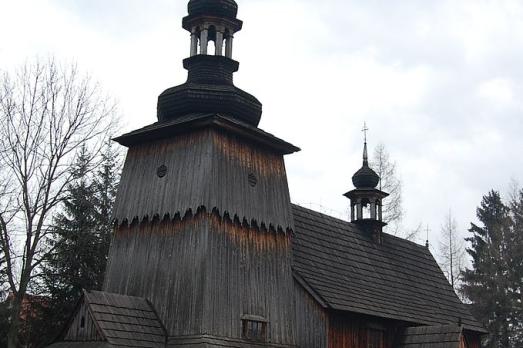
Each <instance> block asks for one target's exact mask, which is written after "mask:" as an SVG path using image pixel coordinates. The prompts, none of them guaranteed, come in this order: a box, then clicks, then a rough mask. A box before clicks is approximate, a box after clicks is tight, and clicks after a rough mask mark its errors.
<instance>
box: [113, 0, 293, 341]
mask: <svg viewBox="0 0 523 348" xmlns="http://www.w3.org/2000/svg"><path fill="white" fill-rule="evenodd" d="M188 10H189V15H188V16H187V17H185V18H184V20H183V27H184V28H185V29H187V30H188V31H189V32H190V33H191V49H190V53H191V56H190V57H189V58H187V59H186V60H184V67H185V68H186V69H187V70H188V72H189V73H188V79H187V82H186V83H184V84H182V85H180V86H177V87H173V88H170V89H167V90H166V91H165V92H163V93H162V94H161V95H160V97H159V98H158V122H157V123H155V124H152V125H150V126H147V127H145V128H142V129H139V130H136V131H134V132H131V133H129V134H125V135H123V136H121V137H119V138H117V139H116V140H117V141H118V142H119V143H120V144H122V145H124V146H126V147H128V148H129V150H128V154H127V159H126V162H125V166H124V170H123V174H122V178H121V183H120V187H119V192H118V197H117V202H116V206H115V220H116V221H117V227H116V230H115V234H114V238H113V242H112V245H111V251H110V259H109V265H108V269H107V274H106V279H105V286H104V291H107V292H111V293H119V294H124V295H130V296H138V297H144V298H146V299H147V300H148V301H149V302H150V303H151V304H152V305H153V307H154V308H155V310H156V311H157V314H158V317H159V318H160V320H161V321H162V323H163V325H164V326H165V328H166V331H167V333H168V336H169V342H168V345H171V344H172V345H173V346H186V345H190V346H191V347H229V346H230V347H233V346H234V347H237V346H243V345H249V344H253V342H256V346H258V345H259V346H271V347H272V346H275V345H277V346H278V347H280V345H281V346H283V347H287V346H292V345H294V343H295V337H294V336H295V333H294V328H293V325H291V324H290V323H292V322H293V321H294V297H293V279H292V271H291V245H290V236H291V233H292V231H293V229H294V227H293V218H292V213H291V206H290V198H289V190H288V185H287V177H286V172H285V164H284V159H283V156H284V155H286V154H290V153H293V152H296V151H299V149H298V148H297V147H295V146H293V145H291V144H289V143H287V142H285V141H283V140H281V139H278V138H276V137H274V136H272V135H270V134H268V133H266V132H264V131H262V130H260V129H259V128H257V126H258V123H259V120H260V117H261V113H262V106H261V104H260V102H259V101H258V100H257V99H256V98H255V97H253V96H252V95H250V94H248V93H246V92H244V91H242V90H240V89H239V88H237V87H235V86H234V84H233V73H234V72H235V71H237V70H238V66H239V64H238V62H236V61H234V60H233V59H232V39H233V35H234V34H235V33H236V32H237V31H239V30H240V29H241V27H242V22H241V21H239V20H238V19H237V18H236V14H237V10H238V7H237V5H236V3H235V2H234V1H233V0H213V1H212V0H191V1H190V2H189V5H188ZM211 41H213V42H214V43H215V47H216V49H215V55H208V54H207V53H208V49H207V46H208V44H209V42H211ZM242 344H243V345H242ZM249 346H250V345H249Z"/></svg>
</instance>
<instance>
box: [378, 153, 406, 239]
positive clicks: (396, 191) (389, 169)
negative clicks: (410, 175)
mask: <svg viewBox="0 0 523 348" xmlns="http://www.w3.org/2000/svg"><path fill="white" fill-rule="evenodd" d="M370 165H371V167H372V169H374V171H376V173H377V174H378V175H379V176H380V183H379V189H380V190H382V191H385V192H387V193H388V194H389V197H387V198H386V199H384V201H383V221H384V222H386V223H387V224H389V229H392V232H393V233H394V234H398V230H399V229H400V224H401V219H402V218H403V206H402V196H401V180H400V179H399V178H398V176H397V173H396V163H395V162H393V161H391V159H390V155H389V153H388V152H387V149H386V148H385V145H384V144H378V145H377V146H376V148H375V149H374V155H373V158H372V160H371V163H370ZM410 234H411V233H409V235H410Z"/></svg>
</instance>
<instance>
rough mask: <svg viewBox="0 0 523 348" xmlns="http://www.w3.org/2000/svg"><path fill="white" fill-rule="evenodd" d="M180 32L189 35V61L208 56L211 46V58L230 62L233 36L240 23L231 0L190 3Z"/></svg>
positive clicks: (194, 0) (193, 1)
mask: <svg viewBox="0 0 523 348" xmlns="http://www.w3.org/2000/svg"><path fill="white" fill-rule="evenodd" d="M188 10H189V15H188V16H187V17H185V18H184V19H183V28H184V29H185V30H187V31H189V32H190V33H191V50H190V52H191V57H193V56H196V55H198V54H201V55H208V52H209V44H210V43H211V42H214V46H215V50H214V55H216V56H225V57H227V58H230V59H232V44H233V39H234V34H235V33H236V32H238V31H239V30H241V28H242V25H243V22H242V21H240V20H239V19H237V18H236V15H237V14H238V5H237V4H236V3H235V2H234V1H233V0H219V1H209V0H191V1H189V5H188Z"/></svg>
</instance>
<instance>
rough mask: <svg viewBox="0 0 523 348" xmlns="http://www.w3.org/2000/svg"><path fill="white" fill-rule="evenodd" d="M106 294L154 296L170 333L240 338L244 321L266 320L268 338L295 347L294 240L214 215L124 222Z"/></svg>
mask: <svg viewBox="0 0 523 348" xmlns="http://www.w3.org/2000/svg"><path fill="white" fill-rule="evenodd" d="M105 291H108V292H116V293H122V294H127V295H131V296H141V297H145V298H147V299H148V300H150V301H151V303H152V304H153V306H154V308H155V309H156V311H157V313H158V315H159V317H160V319H161V320H162V322H163V323H164V325H165V326H166V328H167V331H168V333H169V335H170V336H184V335H198V334H209V335H214V336H217V337H232V338H241V318H242V316H243V315H255V316H261V317H264V318H266V319H267V320H268V321H269V327H268V340H269V341H270V342H274V343H278V344H289V345H290V344H293V343H294V341H295V330H294V327H295V326H294V322H295V320H294V318H295V317H294V316H295V308H294V288H293V279H292V272H291V268H290V237H289V235H286V234H283V233H274V232H269V231H263V230H257V229H254V228H249V227H242V226H241V225H239V224H235V223H233V222H232V221H227V220H226V219H225V220H224V219H222V218H221V217H220V216H218V215H217V214H215V213H208V212H200V213H199V214H197V215H196V216H194V217H191V218H187V219H185V220H183V221H171V220H164V221H162V222H160V221H154V222H152V223H149V222H142V223H136V224H133V225H132V226H129V227H126V226H122V227H120V228H119V229H118V230H117V232H116V234H115V237H114V239H113V244H112V246H111V258H110V262H109V265H108V272H107V278H106V284H105Z"/></svg>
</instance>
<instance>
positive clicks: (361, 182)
mask: <svg viewBox="0 0 523 348" xmlns="http://www.w3.org/2000/svg"><path fill="white" fill-rule="evenodd" d="M367 131H368V128H367V125H365V126H364V127H363V132H365V141H364V144H363V166H362V167H361V168H360V169H359V170H358V171H357V172H356V173H355V174H354V175H353V176H352V183H353V184H354V187H355V189H354V190H352V191H349V192H347V193H345V194H344V196H345V197H347V198H349V199H350V211H351V216H350V220H351V222H352V223H354V224H356V225H358V226H360V227H361V228H362V230H363V231H364V232H366V233H367V235H368V236H369V237H371V238H372V239H373V240H374V241H375V242H376V243H378V244H381V242H382V232H383V227H385V226H386V225H387V224H386V223H384V222H383V199H384V198H386V197H387V196H388V195H389V194H388V193H386V192H383V191H381V190H378V189H377V188H376V187H377V186H378V184H379V182H380V177H379V175H378V174H376V172H375V171H374V170H372V168H371V167H370V166H369V156H368V151H367Z"/></svg>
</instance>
